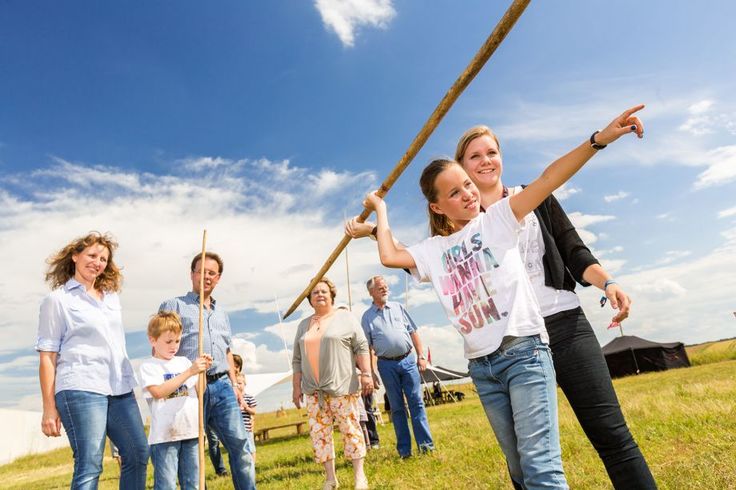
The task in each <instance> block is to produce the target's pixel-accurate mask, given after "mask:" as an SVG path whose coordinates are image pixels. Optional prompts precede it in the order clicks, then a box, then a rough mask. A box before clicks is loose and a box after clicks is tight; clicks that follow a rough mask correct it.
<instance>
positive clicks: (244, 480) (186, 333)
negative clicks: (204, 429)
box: [159, 253, 256, 490]
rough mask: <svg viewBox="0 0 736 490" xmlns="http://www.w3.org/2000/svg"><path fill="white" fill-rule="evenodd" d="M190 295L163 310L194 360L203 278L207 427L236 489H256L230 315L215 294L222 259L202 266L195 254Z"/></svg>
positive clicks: (210, 257) (209, 260) (209, 257)
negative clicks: (175, 320)
mask: <svg viewBox="0 0 736 490" xmlns="http://www.w3.org/2000/svg"><path fill="white" fill-rule="evenodd" d="M189 270H190V279H191V281H192V290H191V291H190V292H189V293H187V294H185V295H184V296H179V297H176V298H173V299H170V300H167V301H164V302H163V303H161V306H160V307H159V311H173V312H175V313H177V314H178V315H179V317H180V318H181V323H182V326H183V335H182V339H181V345H180V346H179V352H178V355H180V356H184V357H186V358H187V359H189V360H190V361H194V360H195V359H197V357H198V352H199V292H200V291H199V283H200V277H201V274H204V291H203V293H204V294H203V295H204V329H203V336H204V339H203V341H204V351H205V353H206V354H209V355H210V356H211V357H212V365H211V366H210V368H209V369H208V370H207V388H206V389H205V392H204V424H205V426H211V427H212V428H213V429H214V431H215V433H216V434H217V437H218V438H219V439H220V441H221V442H222V444H223V445H224V446H225V448H226V449H227V452H228V457H229V459H230V473H231V476H232V480H233V486H234V487H235V489H236V490H250V489H254V488H256V475H255V465H254V464H253V458H252V456H251V452H252V449H251V447H250V441H249V440H248V434H247V433H246V432H245V427H244V426H243V419H242V418H241V415H240V400H241V399H242V394H241V393H240V392H239V391H238V389H237V380H236V378H235V363H234V361H233V355H232V352H231V351H230V348H231V342H232V330H231V329H230V320H229V319H228V316H227V313H225V311H224V310H223V309H222V307H220V306H218V303H217V301H216V300H215V298H213V297H212V292H213V291H214V290H215V287H216V286H217V284H218V283H219V282H220V278H221V276H222V272H223V262H222V259H221V258H220V256H219V255H217V254H215V253H207V255H206V258H205V260H204V263H202V254H197V255H195V256H194V258H193V259H192V262H191V264H190V268H189Z"/></svg>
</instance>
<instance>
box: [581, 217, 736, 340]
mask: <svg viewBox="0 0 736 490" xmlns="http://www.w3.org/2000/svg"><path fill="white" fill-rule="evenodd" d="M722 235H723V237H724V238H725V242H724V243H723V244H722V245H721V246H719V247H718V248H716V249H715V250H713V251H711V252H709V253H706V254H703V255H700V256H693V255H687V256H685V257H683V260H680V261H678V262H675V263H669V264H666V265H655V266H653V267H649V268H646V269H644V270H640V271H637V272H635V273H630V274H623V275H621V276H618V277H617V278H616V279H617V280H618V282H619V284H620V285H621V286H622V287H623V288H624V290H625V291H626V292H627V293H628V294H629V295H630V296H631V297H632V299H633V304H632V310H631V315H630V317H629V319H627V320H626V321H625V322H624V325H623V328H624V333H626V334H628V335H638V336H641V337H644V338H648V339H651V340H656V341H675V340H679V341H682V342H685V343H693V342H701V341H702V340H703V339H718V338H726V337H733V335H734V327H733V315H732V313H731V312H732V311H733V291H735V290H736V274H733V271H734V270H736V228H732V229H729V230H727V231H726V232H724V233H723V234H722ZM675 253H676V254H681V253H682V252H675ZM714 284H717V285H718V287H713V285H714ZM578 293H579V295H580V297H581V301H582V303H583V306H584V307H585V310H586V315H587V316H588V318H589V319H590V321H591V324H593V326H594V328H595V329H596V331H597V333H598V336H599V338H600V340H601V343H603V344H605V343H607V342H608V341H610V340H611V339H612V337H613V335H614V333H613V332H612V331H611V332H609V331H607V330H606V326H607V325H608V323H609V322H610V319H611V317H612V316H613V312H612V311H611V309H610V308H609V307H608V306H607V307H606V308H604V309H602V308H596V307H595V306H594V305H595V304H596V302H597V301H598V299H599V298H600V290H598V289H595V288H581V289H579V290H578Z"/></svg>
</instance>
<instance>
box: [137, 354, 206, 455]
mask: <svg viewBox="0 0 736 490" xmlns="http://www.w3.org/2000/svg"><path fill="white" fill-rule="evenodd" d="M191 365H192V362H191V361H190V360H189V359H187V358H186V357H182V356H174V357H173V358H171V359H170V360H168V361H167V360H165V359H158V358H155V357H152V358H151V359H148V360H146V361H144V362H143V363H142V364H141V365H140V367H139V368H138V373H139V375H140V378H141V386H142V387H143V396H144V397H145V399H146V401H147V402H148V408H150V410H151V429H150V431H149V433H148V444H159V443H162V442H174V441H182V440H185V439H195V438H197V437H199V428H198V424H199V417H198V409H199V403H198V401H197V390H195V386H196V384H197V376H192V377H190V378H188V379H187V380H186V381H185V382H184V384H182V385H181V386H180V387H179V388H177V389H176V390H174V392H173V393H171V394H170V395H169V396H167V397H166V398H159V399H156V398H154V397H153V396H152V395H151V393H150V392H149V391H148V390H147V388H148V387H149V386H158V385H160V384H162V383H164V382H165V381H168V380H169V379H171V378H174V377H176V376H178V375H179V374H181V373H183V372H184V371H186V370H187V369H189V367H190V366H191Z"/></svg>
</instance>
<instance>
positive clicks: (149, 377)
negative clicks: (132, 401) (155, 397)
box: [138, 362, 164, 398]
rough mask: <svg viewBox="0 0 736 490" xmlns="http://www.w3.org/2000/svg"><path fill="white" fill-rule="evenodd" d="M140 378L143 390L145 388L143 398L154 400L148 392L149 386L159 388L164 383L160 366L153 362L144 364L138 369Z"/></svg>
mask: <svg viewBox="0 0 736 490" xmlns="http://www.w3.org/2000/svg"><path fill="white" fill-rule="evenodd" d="M138 376H139V378H140V380H141V388H143V390H142V391H143V396H144V397H146V398H152V395H151V393H150V392H149V391H148V387H149V386H158V385H160V384H162V383H163V382H164V377H163V369H161V366H160V365H159V364H155V363H153V362H143V363H141V365H140V366H139V367H138Z"/></svg>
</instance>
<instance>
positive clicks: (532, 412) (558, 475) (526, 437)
mask: <svg viewBox="0 0 736 490" xmlns="http://www.w3.org/2000/svg"><path fill="white" fill-rule="evenodd" d="M468 369H469V371H470V377H471V378H472V379H473V383H474V384H475V387H476V389H477V390H478V396H479V397H480V401H481V403H482V404H483V408H484V410H485V412H486V416H487V417H488V420H489V422H490V423H491V427H492V428H493V432H494V433H495V434H496V439H498V443H499V445H500V446H501V450H502V451H503V453H504V455H505V456H506V463H507V464H508V467H509V473H510V474H511V478H512V479H513V480H514V481H515V482H516V483H517V484H521V483H522V482H523V487H522V488H526V489H529V490H531V489H537V488H545V489H547V488H563V489H566V488H568V486H567V482H566V480H565V474H564V472H563V470H562V457H561V451H560V432H559V428H558V426H557V386H556V384H555V371H554V368H553V366H552V356H551V354H550V349H549V347H548V346H546V345H544V344H543V343H542V341H541V340H540V338H539V336H537V335H535V336H531V337H517V338H508V339H507V340H506V341H505V342H504V343H503V344H502V345H501V347H499V348H498V350H496V351H495V352H493V353H491V354H488V355H487V356H483V357H480V358H477V359H471V360H470V362H469V365H468Z"/></svg>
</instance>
